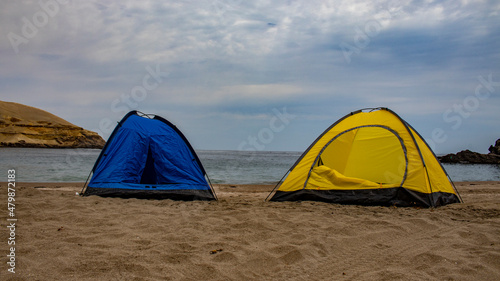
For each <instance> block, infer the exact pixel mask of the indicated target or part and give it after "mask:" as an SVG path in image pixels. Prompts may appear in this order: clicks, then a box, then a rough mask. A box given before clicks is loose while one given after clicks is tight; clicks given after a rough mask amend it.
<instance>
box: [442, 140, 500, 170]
mask: <svg viewBox="0 0 500 281" xmlns="http://www.w3.org/2000/svg"><path fill="white" fill-rule="evenodd" d="M488 150H489V151H490V153H488V154H481V153H478V152H473V151H470V150H463V151H460V152H458V153H456V154H453V153H451V154H447V155H445V156H441V157H439V160H440V161H441V162H443V163H465V164H500V139H498V140H497V141H496V142H495V145H494V146H493V145H491V146H490V147H489V149H488Z"/></svg>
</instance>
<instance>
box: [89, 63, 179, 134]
mask: <svg viewBox="0 0 500 281" xmlns="http://www.w3.org/2000/svg"><path fill="white" fill-rule="evenodd" d="M145 69H146V74H144V76H143V77H142V80H141V81H142V83H141V84H140V85H137V86H134V87H132V89H131V90H130V92H129V93H123V94H121V95H120V97H118V98H116V99H114V100H113V101H112V102H111V105H110V110H111V112H113V113H121V114H124V113H127V112H128V111H130V110H133V109H137V108H138V106H139V103H140V102H142V101H144V100H145V99H146V98H147V97H148V95H149V93H151V92H152V91H154V90H156V88H158V86H159V85H160V84H161V83H163V79H164V78H167V77H168V76H169V75H170V72H163V71H162V70H161V69H160V64H156V67H155V69H153V68H152V67H151V66H149V65H148V66H146V68H145ZM115 123H116V122H113V121H112V120H111V119H110V118H103V119H101V120H100V121H99V128H98V129H93V131H94V132H97V133H98V134H100V135H101V136H105V135H108V134H110V133H111V132H112V131H113V129H114V127H115Z"/></svg>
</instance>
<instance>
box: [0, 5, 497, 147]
mask: <svg viewBox="0 0 500 281" xmlns="http://www.w3.org/2000/svg"><path fill="white" fill-rule="evenodd" d="M0 34H1V36H2V40H0V100H4V101H14V102H19V103H23V104H27V105H31V106H35V107H38V108H41V109H44V110H47V111H49V112H52V113H54V114H56V115H58V116H60V117H62V118H64V119H66V120H68V121H70V122H72V123H74V124H76V125H79V126H81V127H84V128H86V129H90V130H94V131H98V132H99V133H101V134H102V135H103V136H104V137H107V136H108V135H109V133H110V130H112V128H113V127H114V124H115V122H117V121H119V120H120V119H121V118H122V117H123V115H125V114H126V113H127V112H128V111H130V110H140V111H143V112H146V113H154V114H157V115H160V116H162V117H165V118H166V119H168V120H170V121H172V122H173V123H175V124H176V125H177V126H178V127H179V128H180V129H181V130H182V131H183V132H184V133H185V135H186V136H187V137H188V139H189V140H190V142H191V143H192V145H193V146H194V147H195V149H223V150H237V149H245V150H251V149H257V150H292V151H303V150H304V149H306V148H307V147H308V146H309V144H310V143H311V142H312V141H314V139H315V138H316V137H317V136H318V135H319V134H320V133H322V132H323V131H324V130H325V129H326V128H327V127H328V126H329V125H331V124H332V123H333V122H335V121H336V120H337V119H339V118H340V117H342V116H344V115H345V114H347V113H349V112H351V111H355V110H358V109H361V108H366V107H379V106H382V107H389V108H390V109H392V110H394V111H395V112H396V113H398V114H399V115H400V116H401V117H402V118H403V119H405V120H406V121H407V122H408V123H410V124H411V125H412V126H413V127H414V128H415V129H416V130H417V131H418V132H419V133H420V134H421V135H422V136H423V137H424V138H425V139H426V140H427V141H428V142H429V143H430V144H431V146H432V147H433V148H434V150H435V152H436V153H448V152H457V151H459V150H462V149H471V150H475V151H479V152H487V147H488V146H489V145H490V144H493V143H494V141H495V140H496V139H497V138H500V122H499V119H500V118H499V117H500V112H499V110H500V2H499V1H496V0H491V1H467V0H463V1H430V0H429V1H350V0H349V1H291V0H290V1H261V0H258V1H242V0H213V1H212V0H208V1H189V0H188V1H154V0H151V1H111V0H108V1H105V0H100V1H97V0H91V1H71V0H68V1H63V0H59V1H56V0H40V1H28V0H23V1H2V2H1V4H0Z"/></svg>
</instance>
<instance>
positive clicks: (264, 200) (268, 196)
mask: <svg viewBox="0 0 500 281" xmlns="http://www.w3.org/2000/svg"><path fill="white" fill-rule="evenodd" d="M288 173H290V170H288V172H286V173H285V175H283V177H281V179H280V181H279V182H278V183H277V184H276V186H274V188H273V190H271V192H270V193H269V195H267V197H266V199H264V201H268V200H267V199H268V198H269V196H271V194H273V192H274V191H275V190H276V188H278V186H279V185H280V183H281V182H282V181H283V179H284V178H285V177H286V176H287V175H288Z"/></svg>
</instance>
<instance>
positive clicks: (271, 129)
mask: <svg viewBox="0 0 500 281" xmlns="http://www.w3.org/2000/svg"><path fill="white" fill-rule="evenodd" d="M272 112H273V116H272V117H271V118H270V119H269V123H268V125H267V126H265V127H263V128H261V129H260V130H259V131H258V132H257V134H256V135H249V136H248V138H247V139H246V140H244V141H242V142H241V143H240V144H239V145H238V148H237V149H238V151H247V152H250V153H251V156H250V157H248V158H245V160H246V161H247V162H251V161H252V160H253V159H254V157H255V154H256V152H257V151H264V150H265V149H266V145H269V144H271V143H272V142H273V140H274V138H275V136H276V134H279V133H280V132H283V131H284V130H285V129H286V127H287V126H289V125H290V121H291V120H293V119H295V118H296V117H297V116H296V115H293V114H290V113H288V112H287V108H286V107H283V108H282V110H281V111H280V110H278V109H277V108H273V109H272ZM246 166H247V165H245V164H243V163H241V162H240V163H239V166H238V167H234V169H233V172H234V176H238V175H241V174H242V173H245V172H246V171H247V167H246Z"/></svg>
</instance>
